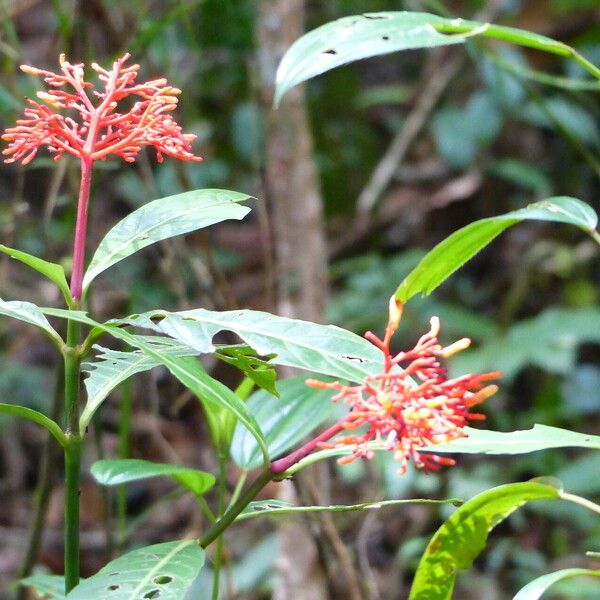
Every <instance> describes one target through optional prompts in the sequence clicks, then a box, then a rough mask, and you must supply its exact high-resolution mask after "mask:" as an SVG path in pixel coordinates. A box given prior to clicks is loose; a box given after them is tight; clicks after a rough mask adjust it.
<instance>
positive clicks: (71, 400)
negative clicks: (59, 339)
mask: <svg viewBox="0 0 600 600" xmlns="http://www.w3.org/2000/svg"><path fill="white" fill-rule="evenodd" d="M78 340H79V324H78V323H76V322H75V321H68V324H67V347H66V348H65V350H64V352H63V355H64V363H65V413H66V417H67V423H66V437H67V443H66V445H65V448H64V453H65V531H64V536H65V591H66V593H68V592H70V591H71V590H72V589H73V588H74V587H75V586H76V585H77V584H78V583H79V481H80V470H81V436H80V433H79V387H80V374H81V369H80V365H81V357H80V355H79V350H78V348H77V343H78Z"/></svg>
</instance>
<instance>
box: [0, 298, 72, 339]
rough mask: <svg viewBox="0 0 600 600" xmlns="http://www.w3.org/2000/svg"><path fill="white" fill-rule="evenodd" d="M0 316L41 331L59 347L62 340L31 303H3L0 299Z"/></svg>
mask: <svg viewBox="0 0 600 600" xmlns="http://www.w3.org/2000/svg"><path fill="white" fill-rule="evenodd" d="M0 315H5V316H6V317H11V318H13V319H18V320H19V321H23V322H25V323H29V324H30V325H34V326H35V327H37V328H38V329H41V330H42V331H43V332H44V333H45V334H46V335H47V336H48V337H49V338H50V339H51V340H52V341H53V342H54V343H55V344H57V345H59V346H60V345H61V344H62V339H61V337H60V335H58V333H57V332H56V331H55V330H54V328H53V327H52V325H50V323H48V319H46V317H45V316H44V313H43V312H42V309H40V307H39V306H36V305H35V304H32V303H31V302H21V301H20V300H9V301H4V300H2V299H0Z"/></svg>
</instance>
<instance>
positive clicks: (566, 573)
mask: <svg viewBox="0 0 600 600" xmlns="http://www.w3.org/2000/svg"><path fill="white" fill-rule="evenodd" d="M580 576H587V577H600V570H599V571H594V570H592V569H562V570H561V571H555V572H554V573H548V574H547V575H542V576H541V577H538V578H537V579H534V580H533V581H531V582H530V583H528V584H527V585H526V586H525V587H524V588H522V589H521V590H520V591H519V593H518V594H517V595H516V596H515V597H514V598H513V600H538V599H539V598H541V597H542V594H543V593H544V592H545V591H547V590H548V588H550V587H551V586H552V585H554V584H555V583H556V582H558V581H562V580H563V579H570V578H571V577H580ZM598 585H599V586H600V584H598ZM599 594H600V587H599Z"/></svg>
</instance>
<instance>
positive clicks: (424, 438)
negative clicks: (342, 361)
mask: <svg viewBox="0 0 600 600" xmlns="http://www.w3.org/2000/svg"><path fill="white" fill-rule="evenodd" d="M401 308H402V307H401V305H396V303H395V302H394V300H393V299H392V303H391V309H390V315H391V316H390V321H389V323H388V327H387V329H386V334H385V337H384V339H383V340H381V339H379V338H378V337H377V336H376V335H374V334H373V333H371V332H368V333H367V334H366V335H365V337H366V338H367V339H369V340H370V341H371V342H373V343H374V344H375V345H376V346H377V347H378V348H379V349H380V350H381V351H382V352H383V354H384V357H385V361H384V370H383V372H382V373H380V374H378V375H375V376H373V377H367V378H365V380H364V382H363V383H362V385H357V386H346V385H343V384H341V383H339V382H334V383H325V382H322V381H315V380H308V381H307V383H308V384H309V385H311V386H312V387H316V388H327V389H333V390H337V391H338V394H337V395H336V396H334V397H333V400H334V401H337V400H342V401H343V402H344V403H346V404H348V405H349V406H350V407H351V409H352V410H351V411H350V412H349V413H348V415H347V416H346V418H345V419H344V420H343V421H342V423H341V425H342V428H343V429H345V430H347V431H352V430H356V429H358V428H359V427H361V426H363V425H365V426H367V427H368V429H367V430H366V431H365V432H364V433H362V434H351V435H343V436H340V437H337V438H334V439H333V440H332V441H331V442H320V443H319V446H320V447H321V448H351V449H352V454H350V455H349V456H345V457H343V458H341V459H339V460H338V462H339V463H341V464H345V463H350V462H352V461H354V460H356V459H357V458H360V457H365V458H373V456H374V452H373V449H372V447H371V446H372V444H371V442H375V443H376V445H382V446H384V447H385V448H387V449H388V450H390V451H392V452H393V453H394V458H395V459H396V460H398V461H399V462H400V472H401V473H403V472H404V471H405V470H406V465H407V463H408V461H409V459H410V458H412V459H413V461H414V463H415V465H416V466H417V467H419V468H425V469H433V470H438V469H439V468H440V465H454V464H455V461H454V460H453V459H451V458H448V457H444V456H438V455H436V454H431V453H429V452H421V450H423V449H425V448H427V447H428V446H431V445H434V444H440V443H445V442H449V441H451V440H454V439H457V438H460V437H465V436H466V434H465V432H464V429H463V428H464V427H465V426H466V425H467V424H468V423H469V421H472V420H481V419H484V418H485V416H484V415H482V414H479V413H472V412H470V409H471V408H472V407H473V406H475V405H477V404H479V403H480V402H483V401H484V400H486V399H487V398H489V397H490V396H491V395H493V394H494V393H496V391H497V390H498V387H497V386H496V385H486V382H487V381H489V380H491V379H497V378H498V377H500V373H499V372H491V373H483V374H477V375H462V376H461V377H456V378H454V379H447V376H446V375H447V371H446V369H445V368H444V367H442V365H441V363H440V360H439V359H440V358H446V357H448V356H451V355H452V354H454V353H456V352H460V351H461V350H464V349H465V348H467V347H468V346H469V345H470V343H471V341H470V340H469V339H468V338H464V339H462V340H459V341H458V342H455V343H454V344H451V345H450V346H446V347H442V346H441V344H440V343H439V341H438V339H437V336H438V333H439V330H440V323H439V319H438V318H437V317H433V318H432V319H431V329H430V331H429V332H428V333H426V334H425V335H424V336H422V337H421V339H420V340H419V341H418V342H417V344H416V345H415V347H414V348H413V349H412V350H409V351H408V352H399V353H398V354H396V355H394V356H392V355H391V353H390V341H391V338H392V335H393V334H394V332H395V331H396V329H397V327H398V323H399V321H400V315H401ZM399 367H401V368H399Z"/></svg>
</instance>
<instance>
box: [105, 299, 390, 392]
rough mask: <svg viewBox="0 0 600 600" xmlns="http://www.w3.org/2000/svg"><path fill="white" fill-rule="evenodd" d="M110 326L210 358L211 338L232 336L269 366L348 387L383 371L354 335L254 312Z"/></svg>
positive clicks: (158, 317)
mask: <svg viewBox="0 0 600 600" xmlns="http://www.w3.org/2000/svg"><path fill="white" fill-rule="evenodd" d="M111 323H114V324H127V325H133V326H136V327H143V328H148V329H153V330H155V331H157V332H159V333H162V334H164V335H168V336H170V337H172V338H174V339H176V340H178V341H179V342H181V343H183V344H186V345H188V346H189V347H190V348H194V349H195V350H197V351H198V352H199V353H210V352H214V351H215V349H216V347H215V345H214V344H213V341H212V340H213V337H214V336H215V335H216V334H217V333H219V332H220V331H233V332H234V333H236V334H237V335H238V336H239V337H240V338H242V339H243V340H244V341H245V342H246V343H247V344H249V345H250V346H251V347H252V348H254V350H255V351H256V352H257V353H258V354H259V355H260V356H268V355H271V354H274V355H275V357H274V358H273V359H272V360H271V362H272V363H274V364H278V365H286V366H289V367H297V368H299V369H306V370H307V371H311V372H313V373H322V374H323V375H331V376H332V377H338V378H340V379H348V380H351V381H362V380H363V379H364V377H365V376H367V375H374V374H376V373H379V372H380V371H381V368H382V355H381V352H380V351H379V350H378V349H377V348H376V347H375V346H374V345H373V344H371V343H369V342H367V340H365V339H364V338H361V337H359V336H357V335H356V334H354V333H351V332H349V331H346V330H344V329H341V328H340V327H334V326H333V325H318V324H316V323H310V322H308V321H300V320H297V319H288V318H286V317H278V316H277V315H272V314H270V313H266V312H261V311H257V310H231V311H224V312H217V311H210V310H205V309H203V308H198V309H196V310H187V311H181V312H168V311H162V310H154V311H151V312H147V313H143V314H140V315H132V316H131V317H128V318H126V319H118V320H115V321H111Z"/></svg>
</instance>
